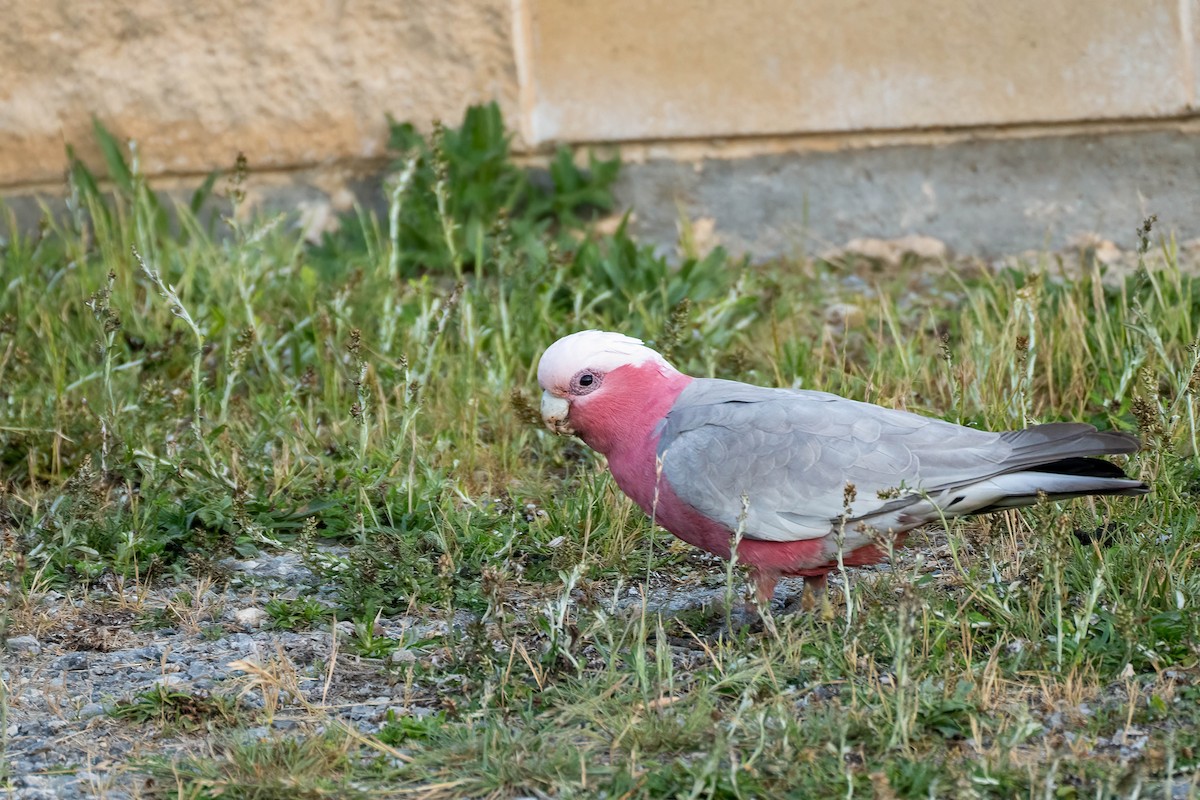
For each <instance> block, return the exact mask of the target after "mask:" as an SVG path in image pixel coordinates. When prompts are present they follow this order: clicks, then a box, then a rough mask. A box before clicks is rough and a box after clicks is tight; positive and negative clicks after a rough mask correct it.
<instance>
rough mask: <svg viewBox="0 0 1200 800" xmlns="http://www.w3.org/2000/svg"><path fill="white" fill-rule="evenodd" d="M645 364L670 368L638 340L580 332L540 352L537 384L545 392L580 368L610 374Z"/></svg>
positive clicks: (563, 381)
mask: <svg viewBox="0 0 1200 800" xmlns="http://www.w3.org/2000/svg"><path fill="white" fill-rule="evenodd" d="M647 361H653V362H655V363H657V364H659V365H660V366H662V367H664V368H666V369H672V367H671V365H670V364H668V363H667V360H666V359H665V358H663V357H662V356H661V355H659V354H658V353H656V352H654V351H653V350H651V349H650V348H649V347H646V345H644V344H642V340H641V339H635V338H633V337H632V336H626V335H625V334H623V333H612V332H611V331H580V332H579V333H572V334H570V335H569V336H564V337H562V338H561V339H559V340H558V341H557V342H555V343H554V344H552V345H550V346H549V347H547V348H546V352H544V353H542V359H541V361H539V362H538V384H539V385H540V386H541V387H542V388H543V389H548V388H550V387H551V386H554V385H555V384H560V383H566V382H567V381H569V380H570V379H571V378H572V377H573V376H574V375H575V373H577V372H579V371H580V370H581V369H594V370H597V371H599V372H610V371H612V370H614V369H616V368H617V367H623V366H627V365H631V364H632V365H637V364H644V363H646V362H647Z"/></svg>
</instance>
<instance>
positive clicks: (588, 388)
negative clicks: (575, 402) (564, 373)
mask: <svg viewBox="0 0 1200 800" xmlns="http://www.w3.org/2000/svg"><path fill="white" fill-rule="evenodd" d="M600 380H601V376H599V375H597V374H596V373H594V372H580V373H579V374H578V375H576V376H575V378H574V379H573V380H572V381H571V393H572V394H577V395H584V394H588V393H590V392H594V391H596V390H597V389H599V388H600Z"/></svg>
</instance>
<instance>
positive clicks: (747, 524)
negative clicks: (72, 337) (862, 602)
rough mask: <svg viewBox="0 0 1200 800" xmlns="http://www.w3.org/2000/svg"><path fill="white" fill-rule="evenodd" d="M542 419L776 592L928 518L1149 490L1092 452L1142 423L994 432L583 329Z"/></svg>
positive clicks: (678, 530) (659, 515) (702, 543)
mask: <svg viewBox="0 0 1200 800" xmlns="http://www.w3.org/2000/svg"><path fill="white" fill-rule="evenodd" d="M538 383H539V384H540V386H541V388H542V402H541V410H542V419H543V420H544V421H545V423H546V424H547V425H548V426H549V427H550V428H551V429H552V430H553V431H555V432H556V433H560V434H575V435H576V436H578V437H579V438H581V439H582V440H583V441H584V442H585V443H586V444H587V445H588V446H589V447H591V448H592V449H593V450H596V451H597V452H599V453H602V454H603V455H605V456H606V457H607V459H608V467H609V469H610V470H611V472H612V475H613V478H614V479H615V480H616V483H617V486H619V487H620V488H621V490H622V491H623V492H625V494H627V495H629V497H630V498H632V499H633V501H634V502H635V503H637V504H638V505H639V506H640V507H641V508H642V510H643V511H645V512H646V513H647V514H648V515H650V516H651V517H652V518H653V519H654V520H655V521H656V522H657V523H658V524H659V525H661V526H662V527H664V528H666V529H667V530H668V531H670V532H671V533H673V534H675V535H676V536H677V537H679V538H680V539H682V540H683V541H685V542H688V543H689V544H692V545H695V546H696V547H699V548H701V549H704V550H707V551H708V552H710V553H714V554H716V555H718V556H721V557H723V558H729V557H730V554H731V548H732V546H733V543H734V542H735V541H736V542H738V544H737V558H738V560H739V561H740V562H742V563H744V564H747V565H748V566H749V568H750V576H751V579H752V580H753V581H754V583H755V585H756V588H757V594H758V599H759V601H760V602H768V601H769V600H770V599H771V597H772V596H773V594H774V591H775V585H776V583H777V582H778V581H779V579H780V577H782V576H785V575H790V576H804V577H805V579H806V588H808V589H810V590H816V591H819V590H820V589H823V588H824V584H825V579H826V576H827V575H828V574H829V573H830V572H832V571H834V570H836V569H838V568H839V567H838V553H839V548H840V551H841V555H842V559H841V561H842V564H844V565H847V566H860V565H865V564H872V563H875V562H878V561H880V560H882V559H884V558H885V557H886V551H887V546H886V544H885V543H884V542H885V540H884V539H883V538H882V537H889V538H891V539H892V541H893V542H894V544H895V546H899V545H900V544H902V543H903V540H904V537H905V535H906V533H907V532H908V531H910V530H911V529H913V528H916V527H918V526H920V525H924V524H926V523H930V522H936V521H939V520H942V519H946V518H951V517H959V516H964V515H968V514H983V513H987V512H989V511H997V510H1000V509H1006V508H1017V507H1020V506H1026V505H1031V504H1033V503H1036V502H1038V500H1039V498H1041V497H1047V498H1049V499H1050V500H1061V499H1066V498H1071V497H1081V496H1084V495H1139V494H1145V493H1146V492H1148V491H1149V487H1147V486H1146V484H1144V483H1142V482H1141V481H1137V480H1132V479H1130V478H1128V477H1127V476H1126V475H1125V473H1124V472H1123V471H1122V470H1121V469H1120V468H1119V467H1117V466H1115V465H1114V464H1111V463H1109V462H1107V461H1104V460H1102V459H1098V458H1090V456H1096V455H1103V454H1111V453H1133V452H1135V451H1137V449H1138V446H1139V444H1138V440H1137V439H1136V438H1135V437H1134V436H1131V435H1129V434H1127V433H1118V432H1112V431H1104V432H1102V431H1098V430H1096V429H1095V428H1094V427H1092V426H1091V425H1086V424H1083V423H1063V422H1058V423H1049V424H1045V425H1034V426H1032V427H1029V428H1025V429H1024V430H1017V431H1007V432H1004V433H993V432H989V431H983V430H978V429H976V428H968V427H964V426H962V425H956V424H954V423H951V422H946V421H945V420H940V419H935V418H931V417H925V416H921V415H919V414H913V413H911V412H908V411H900V410H896V409H891V408H884V407H881V406H877V405H873V404H871V403H862V402H858V401H855V400H848V399H846V398H843V397H838V396H837V395H833V394H828V393H825V392H816V391H805V390H792V389H771V388H765V387H761V386H752V385H750V384H746V383H739V382H736V381H727V380H716V379H710V378H693V377H691V376H689V375H685V374H684V373H682V372H680V371H679V370H677V369H675V368H674V367H673V366H671V365H670V364H669V363H668V362H667V360H666V359H665V358H663V357H662V356H661V355H660V354H658V353H656V352H655V351H654V350H652V349H650V348H649V347H646V346H645V345H644V344H643V343H642V342H641V341H640V340H638V339H634V338H632V337H630V336H625V335H623V334H620V333H610V332H604V331H594V330H588V331H581V332H579V333H573V334H571V335H569V336H564V337H563V338H561V339H559V340H558V341H557V342H555V343H554V344H553V345H551V346H550V347H549V348H548V349H547V350H546V352H545V353H544V354H543V355H542V358H541V361H540V362H539V364H538Z"/></svg>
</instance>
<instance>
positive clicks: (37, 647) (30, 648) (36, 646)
mask: <svg viewBox="0 0 1200 800" xmlns="http://www.w3.org/2000/svg"><path fill="white" fill-rule="evenodd" d="M4 649H6V650H7V651H8V652H10V653H17V654H19V655H29V656H36V655H39V654H40V653H41V652H42V645H41V643H40V642H39V641H38V640H37V637H36V636H29V635H25V636H13V637H11V638H10V639H9V640H8V641H7V642H5V643H4Z"/></svg>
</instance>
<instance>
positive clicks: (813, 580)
mask: <svg viewBox="0 0 1200 800" xmlns="http://www.w3.org/2000/svg"><path fill="white" fill-rule="evenodd" d="M800 608H801V609H802V610H804V611H806V612H810V613H811V612H813V611H816V610H817V609H818V608H819V609H820V614H821V619H823V620H825V621H827V622H828V621H829V620H831V619H833V604H832V603H830V602H829V573H827V572H826V573H822V574H820V575H805V576H804V591H803V593H802V594H801V595H800Z"/></svg>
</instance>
